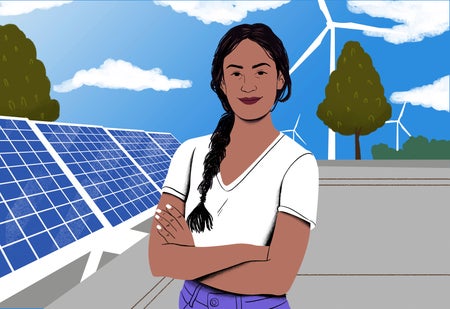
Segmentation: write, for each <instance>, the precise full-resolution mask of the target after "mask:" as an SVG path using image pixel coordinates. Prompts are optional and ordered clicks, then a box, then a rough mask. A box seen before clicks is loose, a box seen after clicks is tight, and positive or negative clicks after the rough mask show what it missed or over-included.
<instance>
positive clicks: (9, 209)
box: [0, 117, 180, 278]
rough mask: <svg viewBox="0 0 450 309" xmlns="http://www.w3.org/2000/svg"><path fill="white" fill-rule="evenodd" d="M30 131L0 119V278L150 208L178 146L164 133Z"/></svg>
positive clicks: (49, 126)
mask: <svg viewBox="0 0 450 309" xmlns="http://www.w3.org/2000/svg"><path fill="white" fill-rule="evenodd" d="M30 124H31V122H30V121H29V120H25V119H20V118H8V117H0V278H1V277H3V276H5V275H7V274H8V273H11V272H14V271H15V270H17V269H19V268H21V267H23V266H25V265H27V264H30V263H32V262H33V261H36V260H37V259H40V258H42V257H44V256H46V255H48V254H50V253H52V252H55V251H57V250H59V249H60V248H63V247H65V246H67V245H69V244H71V243H74V242H76V241H77V240H80V239H82V238H83V237H86V236H88V235H90V234H94V233H95V232H96V231H98V230H100V229H103V228H104V226H103V224H102V222H103V223H105V224H106V223H108V222H109V223H110V224H111V226H112V227H114V226H116V225H118V224H120V223H122V222H124V221H126V220H128V219H130V218H132V217H134V216H137V215H138V214H140V213H142V212H144V211H146V210H148V209H149V208H151V207H153V206H155V205H156V204H157V203H158V200H159V197H160V194H161V193H160V188H161V187H162V184H163V182H164V179H165V176H166V174H167V170H168V166H169V164H170V160H171V156H172V155H173V153H174V151H175V149H176V148H177V147H178V146H179V145H180V143H179V142H178V141H177V140H176V139H175V138H174V137H173V136H172V135H171V134H170V133H147V132H145V131H136V130H119V129H105V128H103V127H97V126H85V125H72V124H59V123H44V122H35V123H34V124H33V125H31V126H30ZM35 130H37V131H35ZM159 143H161V144H159ZM63 164H65V166H63ZM64 171H66V172H67V173H69V171H70V173H71V174H73V175H69V174H70V173H69V174H66V173H65V172H64ZM69 176H70V177H69ZM75 179H76V180H75ZM71 180H73V181H74V182H72V181H71ZM83 190H84V191H83ZM83 196H84V197H86V198H88V196H89V197H90V199H91V200H89V202H88V201H87V200H85V199H84V198H83ZM92 202H94V203H92ZM91 207H92V208H91ZM94 208H95V209H94ZM102 214H103V215H104V218H100V217H99V216H101V215H102ZM105 218H106V220H105Z"/></svg>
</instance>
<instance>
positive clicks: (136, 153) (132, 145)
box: [109, 130, 170, 188]
mask: <svg viewBox="0 0 450 309" xmlns="http://www.w3.org/2000/svg"><path fill="white" fill-rule="evenodd" d="M109 132H110V133H111V135H113V136H114V138H115V139H116V140H117V141H118V142H119V143H120V145H122V146H123V147H124V148H125V150H126V151H127V152H128V153H129V154H130V155H131V157H132V158H133V159H134V160H135V161H136V162H137V163H138V164H139V165H140V166H141V167H142V168H143V169H144V171H145V172H146V173H147V174H148V175H150V177H151V178H152V179H153V180H154V181H155V182H156V184H157V185H158V186H159V187H160V188H161V187H162V185H163V183H164V179H166V175H167V171H168V169H169V165H170V157H169V156H168V155H167V154H166V153H165V152H164V151H163V150H162V149H161V148H160V147H159V146H158V145H157V144H156V143H155V142H154V141H153V140H152V139H151V138H150V137H149V136H148V135H147V133H146V132H144V131H129V130H109Z"/></svg>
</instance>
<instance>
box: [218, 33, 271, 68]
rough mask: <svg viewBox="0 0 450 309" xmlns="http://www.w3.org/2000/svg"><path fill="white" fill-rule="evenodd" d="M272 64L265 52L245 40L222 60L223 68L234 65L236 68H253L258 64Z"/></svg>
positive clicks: (258, 46) (254, 43) (255, 44)
mask: <svg viewBox="0 0 450 309" xmlns="http://www.w3.org/2000/svg"><path fill="white" fill-rule="evenodd" d="M264 62H265V63H268V64H269V65H271V64H273V63H274V61H273V60H272V59H271V58H270V57H269V55H268V54H267V52H266V50H265V49H264V48H262V47H261V46H260V45H259V44H258V43H256V42H254V41H251V40H249V39H245V40H243V41H242V42H240V43H239V44H238V45H237V46H236V48H235V49H234V50H233V51H232V52H231V53H229V54H228V55H227V56H226V57H225V59H224V66H225V67H226V66H227V65H229V64H234V65H238V66H253V65H254V64H258V63H264Z"/></svg>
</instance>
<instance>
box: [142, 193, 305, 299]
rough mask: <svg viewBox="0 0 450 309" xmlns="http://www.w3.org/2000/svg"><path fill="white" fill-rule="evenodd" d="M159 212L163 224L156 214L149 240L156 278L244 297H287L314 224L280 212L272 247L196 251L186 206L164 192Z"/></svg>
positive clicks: (222, 248)
mask: <svg viewBox="0 0 450 309" xmlns="http://www.w3.org/2000/svg"><path fill="white" fill-rule="evenodd" d="M167 204H169V205H171V206H172V207H171V208H170V209H168V208H166V205H167ZM157 209H158V212H157V213H156V215H158V217H159V219H156V215H155V220H153V223H152V227H151V231H150V241H149V262H150V268H151V271H152V273H153V275H155V276H168V277H172V278H177V279H183V280H193V279H197V280H199V281H201V282H202V283H204V284H207V285H209V286H212V287H215V288H217V289H221V290H225V291H229V292H234V293H239V294H273V295H283V294H286V293H287V291H288V290H289V288H290V287H291V285H292V283H293V281H294V279H295V276H296V275H297V271H298V269H299V268H300V265H301V263H302V260H303V257H304V254H305V251H306V247H307V244H308V239H309V232H310V228H309V223H307V222H305V221H303V220H301V219H298V218H296V217H294V216H291V215H289V214H287V213H283V212H278V215H277V219H276V223H275V229H274V233H273V237H272V241H271V244H270V246H254V245H247V244H233V245H225V246H215V247H195V246H194V241H193V239H192V234H191V232H190V230H189V228H188V226H187V224H186V221H185V220H184V202H183V201H182V200H180V199H178V198H177V197H175V196H173V195H170V194H167V193H163V194H162V196H161V199H160V202H159V204H158V207H157ZM158 225H159V226H160V227H161V229H158V228H157V226H158Z"/></svg>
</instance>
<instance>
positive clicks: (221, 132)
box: [187, 112, 234, 233]
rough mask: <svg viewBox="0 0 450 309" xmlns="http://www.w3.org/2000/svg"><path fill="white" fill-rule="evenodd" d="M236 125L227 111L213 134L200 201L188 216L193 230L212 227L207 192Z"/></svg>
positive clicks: (206, 158)
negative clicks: (207, 205) (207, 207)
mask: <svg viewBox="0 0 450 309" xmlns="http://www.w3.org/2000/svg"><path fill="white" fill-rule="evenodd" d="M233 125H234V114H233V112H226V113H225V114H223V115H222V117H221V118H220V120H219V122H218V124H217V127H216V129H215V130H214V133H213V134H212V136H211V142H210V145H209V147H210V150H209V152H208V154H207V155H206V157H205V161H204V162H203V167H204V170H203V180H202V181H201V182H200V185H199V186H198V191H199V192H200V194H201V196H200V203H198V205H197V206H196V207H195V208H194V210H193V211H192V212H191V213H190V214H189V216H188V217H187V223H188V225H189V228H190V229H191V231H196V232H198V233H199V232H203V231H204V230H205V227H206V228H207V229H208V230H211V229H212V225H213V222H212V221H213V218H212V216H211V214H210V213H209V212H208V210H207V209H206V207H205V201H206V194H207V193H208V190H209V189H210V188H211V186H212V182H213V178H214V176H216V175H217V174H218V173H219V171H220V163H221V162H222V160H223V158H225V152H226V150H225V148H226V147H227V146H228V144H229V143H230V133H231V129H232V128H233Z"/></svg>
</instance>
